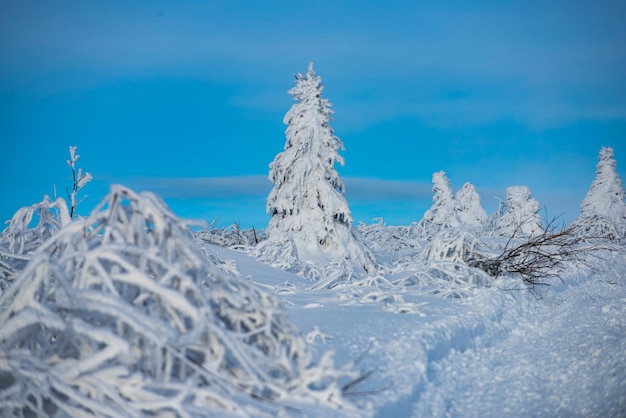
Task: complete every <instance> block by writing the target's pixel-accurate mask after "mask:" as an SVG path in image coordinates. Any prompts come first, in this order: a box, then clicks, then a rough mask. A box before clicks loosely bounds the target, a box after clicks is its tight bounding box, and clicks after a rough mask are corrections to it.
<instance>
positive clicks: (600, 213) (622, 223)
mask: <svg viewBox="0 0 626 418" xmlns="http://www.w3.org/2000/svg"><path fill="white" fill-rule="evenodd" d="M598 159H599V161H598V165H597V166H596V177H595V179H594V180H593V182H592V183H591V186H590V187H589V191H588V192H587V195H586V196H585V199H584V200H583V202H582V204H581V206H580V215H579V216H578V218H577V219H576V220H575V221H574V223H573V227H574V229H575V230H576V232H577V233H578V234H579V235H581V236H582V237H590V238H600V237H604V238H609V239H611V240H613V241H619V240H620V239H623V238H626V203H624V197H625V195H626V193H625V192H624V186H623V184H622V180H621V179H620V177H619V175H618V174H617V170H616V166H617V163H616V161H615V158H614V156H613V149H612V148H610V147H602V148H601V149H600V154H599V155H598Z"/></svg>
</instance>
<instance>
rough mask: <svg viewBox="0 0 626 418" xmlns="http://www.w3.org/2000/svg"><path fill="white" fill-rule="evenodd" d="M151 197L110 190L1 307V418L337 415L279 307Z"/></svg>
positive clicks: (46, 250) (335, 390)
mask: <svg viewBox="0 0 626 418" xmlns="http://www.w3.org/2000/svg"><path fill="white" fill-rule="evenodd" d="M218 270H219V269H218V268H217V267H216V266H215V265H214V264H213V263H211V262H210V261H209V259H208V258H207V257H206V255H205V254H204V253H203V252H202V250H201V249H200V246H199V245H198V242H197V241H196V240H195V239H194V238H193V236H192V233H191V232H190V231H189V230H188V228H187V226H186V224H185V223H184V222H182V221H180V220H178V219H177V218H176V217H175V216H174V215H173V214H172V213H171V212H170V211H169V209H168V208H167V207H166V206H165V205H164V204H163V203H162V202H161V201H160V200H159V199H158V198H157V197H156V196H155V195H152V194H150V193H142V194H136V193H134V192H132V191H131V190H129V189H126V188H124V187H121V186H114V187H113V188H112V190H111V193H110V194H109V195H108V197H107V198H106V199H105V200H104V201H103V202H102V203H101V204H100V205H99V206H98V207H97V208H96V209H95V210H94V211H93V212H92V214H91V215H90V216H88V217H87V218H82V219H79V220H76V221H74V222H72V223H70V224H68V225H66V226H64V228H63V229H61V230H60V231H59V232H57V233H56V234H55V235H53V236H52V237H51V238H50V239H48V240H46V241H45V242H44V243H42V244H41V245H40V246H39V249H38V250H36V251H35V252H34V253H33V254H32V259H31V261H30V262H29V263H28V265H27V266H26V267H25V269H24V271H23V272H22V273H21V274H20V275H19V277H18V278H17V279H16V283H15V284H14V285H13V286H11V287H10V288H9V289H8V291H6V292H5V293H4V294H3V295H2V297H1V298H0V306H2V307H3V310H2V312H1V313H0V350H1V351H2V352H1V353H0V354H1V355H0V377H1V378H0V382H1V384H0V415H2V416H32V415H37V416H59V417H66V416H110V417H122V416H123V417H126V416H140V415H154V416H209V415H224V414H226V415H237V416H250V415H255V416H259V415H268V416H270V415H275V414H277V413H280V411H282V410H284V409H289V408H290V407H291V406H294V407H297V406H299V405H306V404H310V403H316V405H317V406H316V407H321V408H324V407H326V408H329V409H337V408H343V410H344V411H345V412H346V413H347V412H349V411H350V410H351V408H352V406H351V405H350V404H349V403H347V402H346V401H344V398H343V396H342V390H341V388H342V386H341V384H340V383H339V380H340V379H342V378H350V377H352V375H351V374H350V372H349V371H346V370H344V371H338V370H336V369H335V368H334V366H333V362H332V357H331V354H330V353H326V354H325V355H323V356H322V357H321V359H320V360H319V362H318V363H317V364H314V363H313V361H312V356H311V355H310V354H309V351H308V350H307V346H306V343H305V341H304V339H303V338H302V337H301V336H300V334H299V333H298V331H297V330H296V329H295V327H294V326H293V325H291V323H290V322H288V320H287V318H286V316H285V315H284V313H283V311H282V310H281V309H280V307H279V305H278V303H277V301H276V300H274V299H273V298H272V297H270V296H269V295H267V294H266V293H264V292H262V291H260V290H259V289H257V288H255V287H253V286H252V285H251V284H250V283H248V282H246V281H243V280H238V279H237V278H236V277H234V276H226V275H224V274H223V273H221V272H220V271H218Z"/></svg>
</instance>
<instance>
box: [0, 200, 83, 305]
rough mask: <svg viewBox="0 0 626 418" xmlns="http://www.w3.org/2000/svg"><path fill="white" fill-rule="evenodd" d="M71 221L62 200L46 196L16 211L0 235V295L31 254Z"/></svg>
mask: <svg viewBox="0 0 626 418" xmlns="http://www.w3.org/2000/svg"><path fill="white" fill-rule="evenodd" d="M70 221H71V220H70V214H69V212H68V209H67V205H66V203H65V201H64V200H63V199H57V200H55V201H51V200H50V198H49V197H48V196H44V198H43V200H42V201H41V202H39V203H36V204H34V205H31V206H25V207H23V208H20V209H19V210H18V211H17V212H15V214H14V215H13V217H12V218H11V220H10V221H9V226H8V227H7V228H6V229H5V230H4V231H2V233H0V294H1V293H2V291H4V290H5V289H7V288H8V287H9V286H10V284H11V283H12V282H13V280H14V279H15V276H16V274H17V273H19V272H20V271H21V270H23V269H24V267H25V266H26V263H27V262H28V260H29V259H30V254H31V253H32V252H34V251H35V250H37V249H38V248H39V247H40V246H41V244H43V243H44V242H45V241H46V240H48V239H49V238H50V237H52V236H53V235H54V234H56V233H57V232H58V231H59V230H60V229H61V228H62V227H64V226H65V225H67V224H69V223H70Z"/></svg>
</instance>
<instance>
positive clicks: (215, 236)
mask: <svg viewBox="0 0 626 418" xmlns="http://www.w3.org/2000/svg"><path fill="white" fill-rule="evenodd" d="M196 236H197V237H198V238H199V239H200V240H202V241H203V242H206V243H208V244H215V245H219V246H220V247H226V248H234V249H246V250H247V249H251V248H252V247H254V246H255V245H257V244H258V243H259V242H261V241H263V240H265V232H264V231H262V230H261V231H259V230H257V229H255V228H250V229H241V228H240V227H239V225H238V224H232V225H229V226H227V227H224V228H215V227H213V225H211V228H209V229H206V230H202V231H198V232H196Z"/></svg>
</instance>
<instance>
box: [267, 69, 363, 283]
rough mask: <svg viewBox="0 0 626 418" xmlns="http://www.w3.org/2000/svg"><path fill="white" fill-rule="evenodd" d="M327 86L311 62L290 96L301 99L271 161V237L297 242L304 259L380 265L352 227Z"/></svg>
mask: <svg viewBox="0 0 626 418" xmlns="http://www.w3.org/2000/svg"><path fill="white" fill-rule="evenodd" d="M323 89H324V86H323V84H322V81H321V78H320V77H319V76H316V75H315V71H314V70H313V63H312V62H311V63H309V68H308V71H307V73H306V75H302V74H298V75H297V76H296V85H295V86H294V87H293V88H292V89H291V90H289V92H288V93H289V94H290V95H291V96H292V97H293V99H294V100H295V101H296V103H295V104H294V105H293V106H292V107H291V109H289V111H288V112H287V114H286V115H285V117H284V120H283V122H284V123H285V124H286V125H287V130H286V133H285V134H286V142H285V148H284V151H283V152H281V153H279V154H278V155H277V156H276V158H275V159H274V161H273V162H272V163H271V164H270V172H269V179H270V181H271V182H272V183H274V187H273V189H272V191H271V192H270V194H269V195H268V197H267V206H266V210H267V212H268V213H269V214H271V216H272V218H271V219H270V222H269V225H268V227H267V230H266V233H267V237H268V240H269V241H273V242H277V243H280V242H288V241H291V242H292V243H293V244H295V247H296V249H297V252H298V258H299V259H300V260H301V261H307V262H313V263H318V264H319V263H323V262H328V261H330V260H332V259H336V258H338V257H342V258H343V259H348V260H351V261H353V262H355V263H357V264H360V265H361V266H362V267H363V268H364V269H365V270H366V271H371V270H373V269H374V265H375V263H374V259H373V256H372V254H371V252H370V251H369V250H368V249H367V248H366V247H365V245H364V244H363V243H362V240H361V239H360V237H359V236H358V235H357V233H356V231H355V230H354V229H353V227H352V214H351V212H350V208H349V207H348V203H347V202H346V199H345V198H344V192H345V189H344V185H343V182H342V181H341V179H340V178H339V175H338V173H337V171H336V170H335V168H334V165H335V163H339V164H341V165H343V164H344V159H343V157H342V156H341V155H340V154H339V151H340V150H343V149H344V146H343V143H342V142H341V140H340V139H339V138H338V137H337V136H335V134H334V132H333V129H332V127H331V126H330V121H331V120H332V115H333V111H332V109H331V103H330V102H329V101H328V99H325V98H322V91H323Z"/></svg>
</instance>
